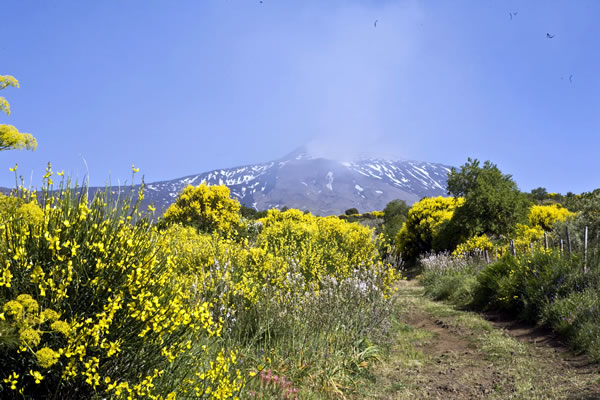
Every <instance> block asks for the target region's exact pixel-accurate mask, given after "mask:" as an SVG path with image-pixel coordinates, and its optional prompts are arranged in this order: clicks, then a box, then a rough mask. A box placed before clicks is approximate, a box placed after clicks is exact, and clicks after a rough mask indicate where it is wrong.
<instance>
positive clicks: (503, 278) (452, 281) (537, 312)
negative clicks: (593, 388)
mask: <svg viewBox="0 0 600 400" xmlns="http://www.w3.org/2000/svg"><path fill="white" fill-rule="evenodd" d="M421 262H422V264H423V268H424V272H423V282H424V285H425V288H426V293H428V294H429V295H430V296H431V297H433V298H435V299H440V300H448V301H450V302H452V303H454V304H458V305H460V306H465V307H469V308H472V309H476V310H502V311H505V312H509V313H512V314H514V315H515V316H517V317H519V318H521V319H524V320H527V321H530V322H534V323H539V324H545V325H547V326H549V327H551V328H552V329H553V330H555V331H556V332H557V333H559V334H560V335H562V337H564V338H565V339H567V340H568V341H569V343H571V345H572V346H573V347H574V348H576V349H579V350H583V351H585V352H587V353H588V354H589V355H590V356H592V357H593V358H594V359H595V360H600V328H598V327H599V326H600V295H599V293H600V268H599V267H600V265H599V263H598V262H597V260H594V261H592V260H589V261H588V264H589V265H590V268H589V269H588V270H587V271H584V268H583V260H582V259H581V258H580V257H578V256H577V255H575V254H572V255H568V254H564V253H561V252H560V251H559V250H544V249H540V250H537V251H534V252H526V253H522V254H518V255H517V256H516V257H514V256H512V255H505V256H504V257H502V258H501V259H499V260H498V261H496V262H493V263H491V264H489V265H485V263H483V264H482V262H481V260H480V259H476V258H463V259H459V260H457V259H455V258H452V257H448V256H447V255H439V256H430V257H428V258H423V259H422V260H421Z"/></svg>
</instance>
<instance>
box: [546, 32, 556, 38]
mask: <svg viewBox="0 0 600 400" xmlns="http://www.w3.org/2000/svg"><path fill="white" fill-rule="evenodd" d="M554 36H556V35H551V34H549V33H546V37H547V38H548V39H552V38H553V37H554Z"/></svg>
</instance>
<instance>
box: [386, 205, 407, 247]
mask: <svg viewBox="0 0 600 400" xmlns="http://www.w3.org/2000/svg"><path fill="white" fill-rule="evenodd" d="M408 210H410V207H409V206H408V205H407V204H406V202H405V201H404V200H399V199H397V200H392V201H390V202H389V203H388V204H387V205H386V206H385V208H384V209H383V224H384V228H383V234H384V235H385V236H386V238H388V239H389V240H390V241H391V242H392V241H393V240H394V238H395V237H396V235H397V234H398V232H399V231H400V228H402V224H403V223H404V221H406V219H407V218H408Z"/></svg>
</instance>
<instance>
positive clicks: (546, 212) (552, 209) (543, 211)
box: [529, 204, 575, 231]
mask: <svg viewBox="0 0 600 400" xmlns="http://www.w3.org/2000/svg"><path fill="white" fill-rule="evenodd" d="M574 216H575V213H572V212H571V211H569V210H567V209H566V208H564V207H562V206H561V205H560V204H552V205H547V206H538V205H534V206H532V207H531V208H530V210H529V225H531V226H539V227H541V228H542V229H543V230H545V231H550V230H551V229H552V226H553V225H554V224H555V223H556V222H558V221H565V220H566V219H567V218H570V217H574Z"/></svg>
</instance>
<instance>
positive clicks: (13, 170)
mask: <svg viewBox="0 0 600 400" xmlns="http://www.w3.org/2000/svg"><path fill="white" fill-rule="evenodd" d="M18 165H19V164H15V166H14V167H12V168H9V169H8V170H9V171H10V172H15V171H16V170H17V166H18Z"/></svg>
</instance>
